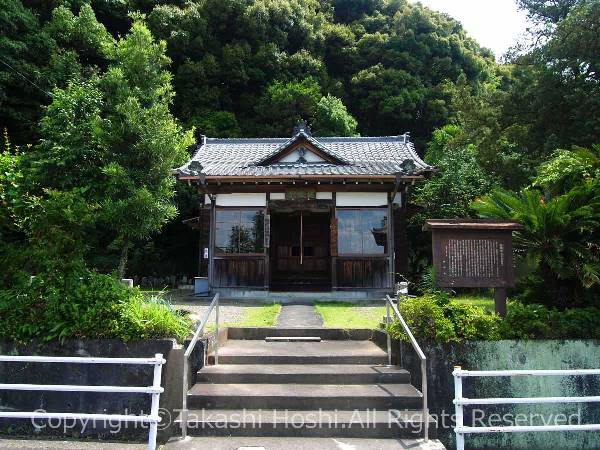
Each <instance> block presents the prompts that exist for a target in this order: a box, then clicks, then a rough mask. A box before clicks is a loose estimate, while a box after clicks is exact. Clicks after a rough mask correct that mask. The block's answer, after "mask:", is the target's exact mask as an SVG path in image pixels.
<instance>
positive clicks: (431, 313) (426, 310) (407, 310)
mask: <svg viewBox="0 0 600 450" xmlns="http://www.w3.org/2000/svg"><path fill="white" fill-rule="evenodd" d="M398 309H399V310H400V313H401V314H402V317H404V320H406V324H407V325H408V327H409V328H410V330H411V331H412V332H413V334H414V335H415V337H416V338H417V339H432V340H435V341H437V342H449V341H455V340H457V336H456V333H455V331H454V325H453V323H452V321H451V320H450V319H448V318H447V317H445V315H444V308H443V307H442V306H441V305H440V304H439V303H438V302H437V301H436V297H435V296H433V295H425V296H423V297H416V298H411V299H408V300H405V301H403V302H400V303H399V305H398ZM389 330H390V334H391V336H392V337H394V338H396V339H400V340H403V341H408V336H407V335H406V334H405V333H404V330H403V329H402V326H401V325H400V322H398V321H397V320H396V321H394V322H393V323H392V324H391V325H390V327H389Z"/></svg>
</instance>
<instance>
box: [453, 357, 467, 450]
mask: <svg viewBox="0 0 600 450" xmlns="http://www.w3.org/2000/svg"><path fill="white" fill-rule="evenodd" d="M460 371H461V368H460V366H454V373H453V375H454V401H455V409H456V430H457V431H456V450H465V435H464V434H463V433H462V432H460V431H458V430H459V429H460V428H462V427H463V405H462V403H461V400H462V399H463V392H462V378H461V376H460Z"/></svg>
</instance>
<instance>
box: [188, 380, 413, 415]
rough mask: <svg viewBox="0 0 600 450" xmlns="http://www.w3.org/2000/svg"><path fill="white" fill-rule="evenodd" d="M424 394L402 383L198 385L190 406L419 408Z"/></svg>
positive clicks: (195, 386) (302, 408) (217, 407)
mask: <svg viewBox="0 0 600 450" xmlns="http://www.w3.org/2000/svg"><path fill="white" fill-rule="evenodd" d="M421 404H422V394H421V393H420V392H419V391H418V390H417V389H415V388H414V387H413V386H412V385H410V384H406V383H402V384H365V385H355V384H345V385H339V384H297V383H293V384H239V383H232V384H196V385H194V386H193V387H192V388H191V389H190V390H189V392H188V407H189V408H196V409H202V408H211V409H212V408H214V409H225V408H229V409H243V408H245V409H289V408H294V409H298V410H311V409H345V410H351V409H355V408H361V409H371V408H373V409H381V410H384V409H385V410H386V409H418V408H420V407H421Z"/></svg>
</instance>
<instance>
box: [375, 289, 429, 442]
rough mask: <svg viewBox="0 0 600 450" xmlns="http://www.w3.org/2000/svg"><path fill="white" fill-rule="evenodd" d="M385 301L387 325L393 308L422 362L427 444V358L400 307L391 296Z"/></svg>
mask: <svg viewBox="0 0 600 450" xmlns="http://www.w3.org/2000/svg"><path fill="white" fill-rule="evenodd" d="M385 300H386V303H385V306H386V314H387V317H386V321H387V324H386V325H387V326H389V325H390V324H391V323H392V319H391V316H390V308H391V310H392V311H394V314H395V316H396V318H397V319H398V321H399V322H400V325H402V328H403V329H404V332H405V333H406V334H407V335H408V339H409V340H410V343H411V345H412V347H413V349H414V350H415V352H416V354H417V356H418V357H419V359H420V360H421V393H422V394H423V407H422V410H423V437H424V438H425V442H427V441H429V408H428V407H427V358H426V357H425V353H423V350H421V347H420V346H419V343H418V342H417V340H416V339H415V337H414V336H413V334H412V332H411V331H410V328H409V327H408V325H407V324H406V321H405V320H404V318H403V317H402V314H400V311H398V307H397V306H396V305H395V304H394V302H393V300H392V299H391V298H390V296H389V295H386V296H385ZM385 331H386V334H387V354H388V364H389V365H392V340H391V337H390V332H389V330H387V329H386V330H385Z"/></svg>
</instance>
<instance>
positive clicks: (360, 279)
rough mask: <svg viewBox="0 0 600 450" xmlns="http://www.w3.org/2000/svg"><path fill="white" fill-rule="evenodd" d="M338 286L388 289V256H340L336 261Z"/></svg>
mask: <svg viewBox="0 0 600 450" xmlns="http://www.w3.org/2000/svg"><path fill="white" fill-rule="evenodd" d="M336 278H337V287H339V288H363V289H387V288H388V287H389V284H388V259H387V258H368V259H359V258H352V259H350V258H338V259H337V261H336Z"/></svg>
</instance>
